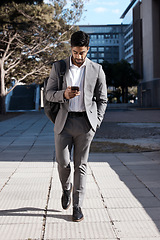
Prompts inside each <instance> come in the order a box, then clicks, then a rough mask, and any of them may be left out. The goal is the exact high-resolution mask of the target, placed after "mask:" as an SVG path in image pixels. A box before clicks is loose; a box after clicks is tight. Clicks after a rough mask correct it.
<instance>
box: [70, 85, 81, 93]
mask: <svg viewBox="0 0 160 240" xmlns="http://www.w3.org/2000/svg"><path fill="white" fill-rule="evenodd" d="M71 90H72V91H78V92H79V87H78V86H71Z"/></svg>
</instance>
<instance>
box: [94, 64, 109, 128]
mask: <svg viewBox="0 0 160 240" xmlns="http://www.w3.org/2000/svg"><path fill="white" fill-rule="evenodd" d="M95 97H96V104H97V118H98V122H97V128H99V127H100V125H101V122H102V120H103V117H104V114H105V111H106V107H107V85H106V76H105V73H104V71H103V69H102V66H101V65H99V74H98V79H97V83H96V87H95Z"/></svg>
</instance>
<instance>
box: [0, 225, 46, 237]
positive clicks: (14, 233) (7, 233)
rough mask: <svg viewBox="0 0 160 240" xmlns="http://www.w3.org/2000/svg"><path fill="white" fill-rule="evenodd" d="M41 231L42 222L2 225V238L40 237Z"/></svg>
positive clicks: (0, 229)
mask: <svg viewBox="0 0 160 240" xmlns="http://www.w3.org/2000/svg"><path fill="white" fill-rule="evenodd" d="M41 232H42V224H41V223H30V224H23V223H22V224H19V223H18V224H2V225H0V236H1V240H22V239H40V237H41Z"/></svg>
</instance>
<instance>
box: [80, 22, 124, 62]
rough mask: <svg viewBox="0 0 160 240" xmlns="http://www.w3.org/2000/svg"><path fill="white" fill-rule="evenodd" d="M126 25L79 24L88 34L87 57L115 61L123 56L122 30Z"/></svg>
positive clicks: (97, 60)
mask: <svg viewBox="0 0 160 240" xmlns="http://www.w3.org/2000/svg"><path fill="white" fill-rule="evenodd" d="M126 27H127V26H126V25H80V26H79V28H80V30H82V31H84V32H86V33H87V34H88V35H89V36H90V49H89V52H88V55H87V56H88V58H90V59H91V60H92V61H94V62H98V63H102V62H103V61H108V62H110V63H116V62H118V61H119V60H121V59H122V58H124V44H123V41H124V32H125V29H126Z"/></svg>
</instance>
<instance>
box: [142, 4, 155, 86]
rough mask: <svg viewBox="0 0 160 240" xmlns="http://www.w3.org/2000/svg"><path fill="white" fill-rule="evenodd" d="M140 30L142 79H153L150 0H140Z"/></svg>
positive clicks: (146, 80)
mask: <svg viewBox="0 0 160 240" xmlns="http://www.w3.org/2000/svg"><path fill="white" fill-rule="evenodd" d="M141 14H142V19H143V21H142V24H143V25H142V31H143V81H145V82H148V81H151V80H152V79H153V29H152V0H145V1H142V4H141Z"/></svg>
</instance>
